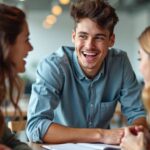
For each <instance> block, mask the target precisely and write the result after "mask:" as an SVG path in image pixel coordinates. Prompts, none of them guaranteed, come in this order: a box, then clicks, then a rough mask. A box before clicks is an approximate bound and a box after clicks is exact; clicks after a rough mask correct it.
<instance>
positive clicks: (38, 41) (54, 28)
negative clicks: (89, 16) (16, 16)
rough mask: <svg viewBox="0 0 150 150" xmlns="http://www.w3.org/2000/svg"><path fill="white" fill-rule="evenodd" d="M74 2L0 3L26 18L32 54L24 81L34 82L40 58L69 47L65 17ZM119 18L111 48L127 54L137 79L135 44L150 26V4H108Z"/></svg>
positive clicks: (126, 0)
mask: <svg viewBox="0 0 150 150" xmlns="http://www.w3.org/2000/svg"><path fill="white" fill-rule="evenodd" d="M72 1H75V0H0V2H3V3H6V4H9V5H15V6H17V7H19V8H21V9H23V10H24V11H25V12H26V14H27V20H28V23H29V28H30V34H31V35H30V39H31V40H30V41H31V43H32V45H33V47H34V50H33V51H32V52H31V53H30V55H29V57H28V58H27V60H28V63H27V66H26V72H25V74H24V75H23V76H24V78H25V79H27V80H28V79H29V80H31V81H34V80H35V72H36V67H37V64H38V63H39V62H40V60H42V59H43V58H44V57H46V56H47V55H49V54H50V53H52V52H54V51H56V50H57V49H58V48H59V47H60V46H62V45H69V46H73V44H72V42H71V32H72V28H73V21H72V18H71V17H70V15H69V5H70V3H71V2H72ZM108 2H109V3H110V4H111V5H113V6H114V7H115V8H116V10H117V14H118V16H119V19H120V21H119V23H118V24H117V26H116V28H115V34H116V43H115V45H114V47H116V48H119V49H123V50H125V51H126V52H127V53H128V56H129V59H130V61H131V64H132V66H133V69H134V71H135V72H136V75H137V76H138V78H140V77H141V76H140V73H139V70H138V61H137V59H138V53H137V50H138V42H137V38H138V36H139V34H140V33H141V32H142V31H143V29H144V28H145V27H146V26H148V25H149V24H150V0H108Z"/></svg>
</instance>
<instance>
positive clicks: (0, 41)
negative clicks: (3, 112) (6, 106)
mask: <svg viewBox="0 0 150 150" xmlns="http://www.w3.org/2000/svg"><path fill="white" fill-rule="evenodd" d="M24 22H25V13H24V12H23V11H22V10H20V9H18V8H17V7H14V6H8V5H5V4H2V3H0V105H2V103H3V101H4V100H5V98H6V95H7V96H8V98H9V99H10V101H11V102H12V104H13V106H14V108H15V110H18V111H19V112H20V113H21V110H20V108H19V107H18V100H19V97H20V94H21V89H22V88H21V87H22V82H21V79H20V78H19V76H18V75H17V71H16V69H15V65H14V64H13V63H12V62H11V61H10V60H9V57H8V55H9V48H10V46H11V45H13V44H15V42H16V38H17V36H18V35H19V33H20V32H21V31H22V26H23V24H24ZM16 55H17V54H16ZM0 121H2V117H1V120H0ZM0 126H1V125H0Z"/></svg>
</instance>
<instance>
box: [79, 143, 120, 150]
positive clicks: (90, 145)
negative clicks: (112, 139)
mask: <svg viewBox="0 0 150 150" xmlns="http://www.w3.org/2000/svg"><path fill="white" fill-rule="evenodd" d="M77 145H81V146H84V147H88V148H93V149H96V150H104V149H105V148H108V147H109V148H115V149H116V150H120V149H121V148H120V146H118V145H109V144H101V143H78V144H77Z"/></svg>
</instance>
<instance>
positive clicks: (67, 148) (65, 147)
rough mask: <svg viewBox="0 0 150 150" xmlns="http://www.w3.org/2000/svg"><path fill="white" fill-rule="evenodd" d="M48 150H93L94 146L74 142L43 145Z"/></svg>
mask: <svg viewBox="0 0 150 150" xmlns="http://www.w3.org/2000/svg"><path fill="white" fill-rule="evenodd" d="M42 147H44V148H46V149H48V150H93V149H92V148H90V147H89V148H88V147H84V146H81V145H78V144H74V143H66V144H57V145H42Z"/></svg>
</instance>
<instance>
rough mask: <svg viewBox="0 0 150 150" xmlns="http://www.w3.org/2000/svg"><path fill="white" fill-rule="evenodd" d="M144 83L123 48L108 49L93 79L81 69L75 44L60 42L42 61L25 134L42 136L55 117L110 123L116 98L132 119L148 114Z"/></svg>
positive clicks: (81, 123) (89, 124) (73, 122)
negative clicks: (134, 70) (63, 44)
mask: <svg viewBox="0 0 150 150" xmlns="http://www.w3.org/2000/svg"><path fill="white" fill-rule="evenodd" d="M140 89H141V87H140V85H139V84H138V82H137V79H136V77H135V74H134V72H133V70H132V67H131V65H130V63H129V60H128V58H127V55H126V53H125V52H123V51H121V50H115V49H110V50H109V51H108V55H107V56H106V58H105V60H104V63H103V64H102V68H101V70H100V71H99V73H98V74H97V76H96V77H95V78H94V79H92V80H91V79H88V78H87V77H86V76H85V74H84V73H83V71H82V70H81V68H80V65H79V64H78V60H77V56H76V53H75V51H74V48H73V47H61V48H60V49H59V50H58V51H56V52H55V53H53V54H52V55H50V56H49V57H47V58H46V59H44V60H43V61H42V62H41V63H40V64H39V66H38V69H37V79H36V82H35V83H34V84H33V86H32V94H31V98H30V102H29V107H28V124H27V136H28V138H29V139H30V140H31V141H33V142H42V138H43V136H44V134H45V133H46V131H47V129H48V127H49V126H50V125H51V124H52V123H53V122H55V123H60V124H62V125H65V126H70V127H78V128H108V127H109V123H110V119H111V118H112V116H113V113H114V111H115V107H116V104H117V102H118V101H119V102H120V103H121V108H122V112H123V114H124V115H125V116H126V117H127V120H128V123H129V124H130V123H132V122H133V120H135V119H136V118H138V117H141V116H145V112H144V109H143V106H142V104H141V102H140Z"/></svg>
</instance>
